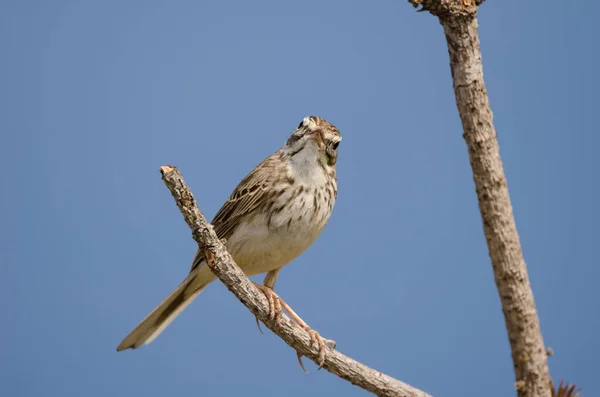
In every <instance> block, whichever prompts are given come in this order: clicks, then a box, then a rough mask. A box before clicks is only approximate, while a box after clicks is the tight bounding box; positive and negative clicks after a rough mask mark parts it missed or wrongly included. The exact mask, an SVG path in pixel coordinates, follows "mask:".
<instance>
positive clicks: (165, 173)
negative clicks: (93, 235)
mask: <svg viewBox="0 0 600 397" xmlns="http://www.w3.org/2000/svg"><path fill="white" fill-rule="evenodd" d="M160 171H161V173H162V178H163V181H164V183H165V185H166V186H167V187H168V188H169V190H170V191H171V194H172V195H173V198H174V199H175V202H176V203H177V206H178V207H179V210H180V211H181V214H182V215H183V218H184V219H185V222H186V223H187V224H188V226H189V227H190V229H192V237H193V238H194V240H195V241H196V242H197V243H198V246H199V247H200V249H201V250H202V252H203V253H204V256H205V258H206V262H207V264H208V266H209V267H210V269H211V270H212V272H213V273H214V274H215V276H217V277H218V278H219V279H220V280H221V281H222V282H223V284H225V286H226V287H227V288H228V289H229V290H230V291H231V292H232V293H233V294H234V295H235V296H236V297H237V298H238V299H239V300H240V302H242V304H244V305H245V306H246V307H247V308H248V309H250V311H251V312H252V314H254V315H255V316H256V317H257V318H258V319H259V320H261V321H262V322H263V323H264V324H265V325H266V326H267V328H269V329H270V330H271V331H273V333H275V334H276V335H278V336H279V337H280V338H281V339H283V341H284V342H285V343H287V344H288V345H289V346H290V347H291V348H292V349H294V350H296V352H297V353H298V357H301V356H305V357H307V358H309V359H310V360H312V361H313V362H315V363H318V360H319V349H318V346H317V344H316V343H312V342H311V339H310V336H309V335H308V333H307V332H306V331H305V330H304V329H302V328H300V327H299V326H298V325H297V324H296V323H294V322H293V321H292V320H290V319H289V318H288V317H287V316H286V315H285V314H282V316H281V317H280V318H279V319H274V320H271V319H270V318H269V303H268V301H267V298H266V297H265V296H264V294H263V293H262V292H260V291H259V290H258V289H257V288H256V287H255V286H254V284H252V282H251V281H250V280H249V279H248V278H247V277H246V276H245V275H244V273H243V272H242V270H241V269H240V268H239V267H238V266H237V265H236V264H235V262H234V261H233V258H232V257H231V255H230V254H229V252H227V248H226V247H225V245H224V243H223V242H222V241H221V240H219V238H218V237H217V235H216V234H215V232H214V231H213V228H212V226H211V225H210V224H209V223H208V222H207V221H206V218H205V217H204V215H203V214H202V213H201V212H200V210H199V209H198V206H197V205H196V200H195V199H194V196H193V194H192V192H191V191H190V190H189V188H188V187H187V186H186V184H185V181H184V180H183V177H182V176H181V173H180V172H179V170H178V169H177V168H175V167H173V166H163V167H161V169H160ZM323 368H324V369H325V370H327V371H329V372H331V373H333V374H335V375H337V376H339V377H340V378H342V379H345V380H347V381H348V382H350V383H352V384H354V385H356V386H358V387H360V388H362V389H365V390H367V391H370V392H371V393H374V394H376V395H378V396H388V397H431V396H430V395H429V394H427V393H425V392H424V391H421V390H419V389H416V388H414V387H412V386H410V385H407V384H406V383H403V382H401V381H399V380H397V379H394V378H392V377H390V376H388V375H385V374H383V373H381V372H379V371H376V370H374V369H372V368H369V367H367V366H366V365H364V364H361V363H359V362H357V361H355V360H353V359H351V358H349V357H347V356H345V355H343V354H341V353H339V352H338V351H336V350H332V349H329V348H327V351H326V354H325V363H324V365H323Z"/></svg>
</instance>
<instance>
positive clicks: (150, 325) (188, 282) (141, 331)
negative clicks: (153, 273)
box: [117, 269, 210, 351]
mask: <svg viewBox="0 0 600 397" xmlns="http://www.w3.org/2000/svg"><path fill="white" fill-rule="evenodd" d="M197 276H198V271H197V269H196V270H193V271H192V272H191V273H190V274H189V275H188V276H187V277H186V279H185V280H183V282H182V283H181V284H179V286H178V287H177V288H175V289H174V290H173V292H171V294H170V295H169V296H167V298H166V299H165V300H163V301H162V302H161V303H160V305H158V306H157V307H156V308H155V309H154V310H152V312H151V313H150V314H148V315H147V316H146V318H145V319H143V320H142V322H141V323H140V324H139V325H138V326H137V327H135V329H134V330H133V331H131V333H130V334H129V335H127V337H126V338H125V339H123V342H121V344H120V345H119V346H118V347H117V351H121V350H125V349H129V348H131V349H137V348H138V347H140V346H142V345H146V344H148V343H150V342H152V341H153V340H154V339H156V337H157V336H158V335H160V333H161V332H163V331H164V330H165V328H167V326H169V324H171V322H172V321H173V320H175V318H176V317H177V316H178V315H179V314H180V313H181V312H182V311H183V310H184V309H185V308H186V307H187V306H188V305H189V304H190V303H192V301H193V300H194V299H195V298H196V297H197V296H198V295H199V294H200V292H202V291H203V290H204V288H206V286H207V285H208V282H205V283H199V282H198V281H199V280H198V278H199V277H198V278H197ZM209 282H210V281H209Z"/></svg>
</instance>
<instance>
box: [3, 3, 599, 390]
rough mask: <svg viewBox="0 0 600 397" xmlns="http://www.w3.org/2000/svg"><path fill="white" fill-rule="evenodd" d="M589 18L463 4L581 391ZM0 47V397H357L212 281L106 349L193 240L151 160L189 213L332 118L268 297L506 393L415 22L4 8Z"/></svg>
mask: <svg viewBox="0 0 600 397" xmlns="http://www.w3.org/2000/svg"><path fill="white" fill-rule="evenodd" d="M598 11H600V6H598V5H597V4H596V3H590V4H588V5H586V6H585V7H566V6H565V4H564V2H559V1H557V0H552V1H550V0H549V1H546V2H544V6H543V7H541V6H540V4H539V3H536V2H520V1H517V0H503V1H498V0H489V1H488V2H486V3H484V5H483V7H482V8H481V11H480V36H481V40H482V50H483V59H484V72H485V78H486V83H487V88H488V92H489V95H490V100H491V104H492V108H493V111H494V117H495V119H494V120H495V125H496V128H497V131H498V134H499V140H500V146H501V153H502V156H503V160H504V163H505V169H506V173H507V178H508V182H509V188H510V192H511V197H512V201H513V206H514V212H515V216H516V219H517V226H518V229H519V233H520V236H521V242H522V244H523V249H524V254H525V259H526V262H527V264H528V268H529V274H530V278H531V282H532V284H533V288H534V293H535V298H536V302H537V306H538V310H539V314H540V318H541V324H542V330H543V334H544V338H545V341H546V344H547V345H548V346H551V347H552V348H553V349H554V352H555V356H554V357H552V358H550V367H551V372H552V374H553V376H554V377H555V378H557V379H560V378H565V379H567V380H569V381H571V382H576V383H578V384H579V385H581V386H582V387H583V388H584V391H585V394H586V395H588V396H593V395H598V394H600V386H598V382H597V374H598V364H597V362H598V355H600V341H599V340H598V337H597V336H598V330H599V329H600V292H599V289H598V288H597V283H598V280H599V278H600V270H599V267H598V258H597V249H596V248H594V245H595V244H596V243H597V241H596V240H597V238H598V226H597V225H598V222H599V221H600V210H599V209H598V205H597V200H598V193H599V188H598V180H599V179H598V176H597V172H598V161H597V148H598V146H599V145H600V138H599V136H598V133H597V132H598V131H597V130H598V127H597V120H596V115H597V109H596V107H597V103H598V101H597V93H598V91H599V90H600V79H599V77H598V73H597V71H598V68H599V65H598V60H599V58H598V51H597V50H594V49H595V48H596V49H597V37H598V34H599V32H598V27H597V22H596V20H595V17H594V15H597V13H598ZM0 49H1V50H2V62H0V76H1V77H0V85H1V89H0V109H1V111H0V112H1V114H2V116H1V117H0V134H2V142H3V144H2V145H0V155H1V158H2V159H3V163H4V165H5V168H4V170H5V172H4V175H3V179H4V180H3V189H2V194H0V204H1V205H0V208H2V214H3V215H2V222H0V244H1V248H2V249H1V251H0V261H1V263H2V266H1V267H0V294H1V295H0V296H1V297H2V299H1V300H0V301H1V302H2V310H3V312H4V314H5V316H4V321H3V326H2V327H0V337H1V338H0V341H1V342H0V356H1V357H2V359H1V360H0V395H7V396H9V395H10V396H41V395H44V396H61V397H70V396H81V395H86V396H107V395H111V396H131V395H145V396H166V395H181V394H186V395H204V396H212V395H239V394H240V393H244V394H245V395H251V396H259V395H260V396H279V395H282V394H284V395H287V396H292V397H293V396H306V395H313V394H314V395H332V394H334V395H345V396H361V395H366V393H365V392H364V391H362V390H360V389H358V388H356V387H354V386H352V385H350V384H348V383H346V382H345V381H343V380H341V379H338V378H337V377H335V376H333V375H331V374H328V373H325V372H324V371H319V372H312V373H310V374H309V375H306V374H305V373H304V372H302V370H301V369H300V368H299V367H298V364H297V363H296V358H295V354H294V352H293V351H292V350H291V349H290V348H288V347H287V346H286V345H285V344H284V343H283V342H282V341H281V340H279V339H278V338H277V337H275V336H274V335H272V334H271V333H270V332H267V333H266V334H265V335H264V336H263V335H261V334H260V333H259V332H258V330H257V329H256V326H255V324H254V319H253V317H252V316H251V314H250V313H249V312H248V311H247V310H246V308H244V307H243V306H242V305H240V303H239V302H238V301H237V300H236V299H235V297H233V295H231V294H230V293H229V292H228V291H227V290H226V289H225V288H224V287H223V286H222V285H221V284H219V283H214V284H213V285H211V286H210V287H209V288H208V289H207V290H206V291H205V292H204V293H203V294H202V295H201V296H200V298H199V299H198V300H197V301H196V302H194V304H193V305H191V306H190V307H189V308H188V309H187V310H186V311H185V312H184V313H183V315H182V316H181V317H180V318H178V319H177V320H176V321H175V322H174V323H173V324H172V326H171V327H169V328H168V329H167V330H166V331H165V332H164V333H163V334H162V335H161V336H160V337H159V338H158V339H157V340H156V341H155V342H154V343H152V344H151V345H149V346H145V347H144V348H141V349H139V350H136V351H126V352H122V353H117V352H116V351H115V348H116V346H117V344H118V343H119V342H120V341H121V340H122V338H123V337H124V336H125V335H126V334H127V333H128V332H129V331H130V330H131V329H132V328H133V327H134V326H135V325H136V324H137V323H138V322H139V320H141V319H142V318H143V317H144V316H145V315H146V314H147V313H148V311H149V310H151V309H152V308H153V307H154V306H155V305H156V304H158V303H159V302H160V301H161V300H162V299H163V298H164V296H166V294H168V293H169V292H170V291H171V290H172V289H173V288H174V287H175V286H176V285H177V284H178V283H179V282H180V281H181V279H182V278H183V277H184V276H185V275H186V272H187V271H188V269H189V264H190V261H191V260H192V257H193V255H194V251H195V246H194V242H193V241H192V239H191V237H190V232H189V230H188V228H187V226H186V225H185V224H184V222H183V220H182V218H181V215H180V214H179V211H178V210H177V207H176V206H175V204H174V202H173V200H172V198H171V196H170V194H169V192H168V190H167V189H166V188H165V187H164V185H163V184H162V182H161V180H160V174H159V171H158V170H159V167H160V166H161V165H164V164H174V165H177V166H178V167H179V168H180V170H181V171H182V172H183V175H184V177H185V178H186V181H187V182H188V184H189V186H190V187H191V188H192V190H193V192H194V193H195V195H196V198H197V200H198V203H199V205H200V208H201V210H202V211H204V212H205V214H206V215H207V217H209V218H211V217H212V216H213V215H214V214H215V213H216V211H217V210H218V209H219V207H220V205H221V204H222V203H223V202H224V200H225V199H226V198H227V197H228V195H229V194H230V192H231V191H232V190H233V188H234V187H235V186H236V184H237V183H238V182H239V181H240V180H241V179H242V178H243V177H244V176H245V175H246V174H247V173H248V172H249V171H250V170H251V169H252V168H253V167H254V166H255V165H256V164H258V163H259V162H260V161H261V160H262V159H263V158H264V157H266V156H268V155H269V154H270V153H272V152H273V151H275V150H277V149H278V148H279V147H280V146H281V145H282V144H283V143H284V142H285V140H286V139H287V137H288V135H289V134H290V133H291V132H292V130H293V129H294V128H295V126H296V125H297V124H298V123H299V122H300V120H301V119H302V118H303V117H304V116H306V115H311V114H315V115H319V116H322V117H324V118H326V119H328V120H329V121H331V122H333V123H334V124H336V125H337V126H338V127H339V129H340V131H341V132H342V134H343V136H344V140H343V142H342V144H341V145H340V156H339V162H338V176H339V195H338V202H337V204H336V207H335V210H334V213H333V216H332V218H331V221H330V223H329V225H328V226H327V227H326V229H325V231H324V232H323V234H322V235H321V237H320V238H319V239H318V240H317V242H316V243H315V244H314V245H313V246H312V247H311V248H310V249H308V250H307V251H306V252H305V253H304V254H303V255H302V256H301V257H300V258H298V259H297V260H296V261H294V262H293V263H292V264H290V265H289V266H288V267H286V268H285V269H284V270H283V271H282V273H281V274H280V276H279V280H278V283H277V290H278V292H279V293H280V294H281V295H282V296H283V297H284V299H286V301H287V302H288V303H290V304H291V306H292V307H293V308H294V309H295V310H296V311H297V312H298V313H299V314H300V315H301V316H302V317H303V318H304V319H305V320H307V321H308V322H309V323H310V324H311V325H312V326H313V327H314V328H315V329H317V330H318V331H320V332H321V333H322V334H323V335H324V336H326V337H329V338H332V339H335V340H336V341H337V342H338V346H339V349H340V351H342V352H343V353H345V354H348V355H350V356H352V357H354V358H356V359H357V360H360V361H362V362H364V363H365V364H367V365H370V366H373V367H374V368H376V369H378V370H381V371H383V372H386V373H388V374H389V375H392V376H394V377H397V378H399V379H401V380H403V381H405V382H408V383H410V384H412V385H414V386H416V387H419V388H421V389H423V390H426V391H428V392H430V393H432V394H433V395H437V396H442V395H443V396H461V397H462V396H481V395H483V393H485V395H486V396H488V397H495V396H506V395H512V394H513V393H514V392H513V386H512V385H513V382H514V375H513V372H512V362H511V359H510V349H509V345H508V340H507V337H506V331H505V327H504V320H503V317H502V311H501V307H500V302H499V298H498V295H497V292H496V289H495V284H494V280H493V274H492V268H491V266H490V263H489V257H488V253H487V248H486V245H485V239H484V236H483V231H482V226H481V220H480V218H479V211H478V208H477V201H476V196H475V191H474V185H473V181H472V176H471V171H470V166H469V161H468V156H467V151H466V147H465V144H464V142H463V140H462V130H461V125H460V120H459V117H458V113H457V110H456V105H455V102H454V94H453V92H452V82H451V77H450V70H449V66H448V55H447V49H446V44H445V39H444V36H443V33H442V29H441V26H440V25H439V23H438V21H437V20H436V19H435V18H433V17H432V16H430V15H427V14H425V13H415V12H414V10H413V8H412V7H411V6H410V5H409V4H408V3H407V2H406V1H395V0H394V1H393V0H385V1H348V0H344V1H342V0H338V1H333V0H330V1H316V0H306V1H302V2H281V1H275V0H270V1H253V2H247V1H221V2H217V1H191V0H188V1H183V0H182V1H173V2H163V1H154V0H152V1H150V0H147V1H128V2H118V1H112V0H108V1H102V2H100V1H62V0H61V1H59V0H56V1H52V2H50V1H20V2H16V1H15V2H9V1H4V2H2V4H1V5H0ZM259 279H262V277H261V278H259ZM307 367H308V369H309V370H311V371H312V370H314V368H315V367H314V366H313V365H312V364H307Z"/></svg>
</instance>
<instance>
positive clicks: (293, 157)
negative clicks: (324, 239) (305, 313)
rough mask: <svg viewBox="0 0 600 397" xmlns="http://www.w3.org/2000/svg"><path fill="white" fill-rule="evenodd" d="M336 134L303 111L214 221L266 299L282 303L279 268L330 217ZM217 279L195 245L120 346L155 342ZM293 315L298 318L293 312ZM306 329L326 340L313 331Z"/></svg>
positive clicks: (338, 137) (308, 242)
mask: <svg viewBox="0 0 600 397" xmlns="http://www.w3.org/2000/svg"><path fill="white" fill-rule="evenodd" d="M340 141H341V135H340V133H339V131H338V129H337V128H336V127H335V126H334V125H332V124H330V123H329V122H327V121H326V120H324V119H322V118H320V117H316V116H310V117H305V118H304V119H303V120H302V122H301V123H300V125H299V126H298V128H296V130H294V132H293V133H292V134H291V135H290V137H289V138H288V140H287V142H286V144H285V145H284V146H283V147H282V148H281V149H280V150H278V151H277V152H275V153H273V154H272V155H271V156H269V157H267V158H266V159H265V160H263V162H261V163H260V164H259V165H258V166H257V167H256V168H255V169H254V170H252V172H250V174H248V176H246V177H245V178H244V179H243V180H242V181H241V182H240V184H239V185H238V186H237V187H236V188H235V190H234V191H233V193H232V194H231V196H230V197H229V198H228V199H227V201H226V202H225V204H224V205H223V207H221V209H220V210H219V212H217V214H216V215H215V217H214V219H213V221H212V225H213V227H214V230H215V232H216V233H217V235H218V236H219V238H225V239H227V249H228V251H229V252H230V253H231V255H232V256H233V259H234V260H235V261H236V263H237V264H238V266H240V268H241V269H242V270H243V271H244V273H246V274H247V275H248V276H251V275H255V274H259V273H267V275H266V277H265V280H264V282H263V284H264V287H262V286H261V289H262V290H263V291H264V292H265V294H266V295H267V297H268V298H269V299H270V301H272V300H273V299H276V300H277V301H278V302H281V304H283V305H285V302H283V301H280V300H279V298H278V297H277V296H276V295H275V294H274V293H273V292H272V289H273V287H274V286H275V282H276V281H277V276H278V274H279V271H280V270H281V268H282V267H283V266H285V265H286V264H288V263H289V262H291V261H292V260H293V259H294V258H296V257H297V256H298V255H300V254H301V253H302V252H303V251H304V250H305V249H306V248H308V247H309V246H310V245H311V244H312V242H313V241H314V240H315V239H316V238H317V237H318V235H319V234H320V233H321V231H322V230H323V228H324V227H325V224H326V223H327V221H328V220H329V217H330V215H331V212H332V210H333V206H334V203H335V198H336V196H337V178H336V170H335V166H336V162H337V146H338V144H339V142H340ZM214 280H215V276H214V275H213V274H212V273H211V271H210V269H209V268H208V266H206V263H205V262H204V258H203V255H201V254H200V253H199V252H197V253H196V256H195V257H194V260H193V261H192V266H191V269H190V273H189V274H188V276H187V277H186V278H185V280H184V281H183V282H182V283H181V284H180V285H179V286H178V287H177V288H176V289H175V290H174V291H173V292H172V293H171V294H170V295H169V296H168V297H167V298H165V300H163V301H162V302H161V304H160V305H158V306H157V307H156V308H155V309H154V310H153V311H152V312H151V313H150V314H149V315H148V316H146V318H145V319H144V320H142V322H141V323H140V324H139V325H138V326H137V327H136V328H135V329H134V330H133V331H132V332H131V333H130V334H129V335H128V336H127V337H126V338H125V339H124V340H123V342H121V344H120V345H119V346H118V347H117V350H118V351H120V350H124V349H128V348H132V349H135V348H137V347H139V346H141V345H143V344H147V343H150V342H152V341H153V340H154V339H155V338H156V337H157V336H158V335H159V334H160V333H161V332H162V331H163V330H164V329H165V328H166V327H167V326H168V325H169V324H170V323H171V322H172V321H173V320H174V319H175V318H176V317H177V315H178V314H180V313H181V312H182V311H183V309H185V308H186V307H187V306H188V305H189V304H190V303H191V302H192V301H193V300H194V298H195V297H196V296H198V295H199V294H200V292H202V291H203V290H204V288H206V286H207V285H208V284H209V283H211V282H212V281H214ZM281 304H280V303H278V305H279V306H277V305H276V306H277V307H281ZM272 314H273V315H274V314H275V313H272ZM292 317H294V318H295V319H296V320H297V321H299V323H300V322H301V321H302V320H301V319H300V318H298V317H297V316H296V315H295V314H292ZM302 324H303V326H306V327H308V326H307V325H306V324H305V323H304V322H302V323H301V325H302ZM311 335H313V336H315V337H317V338H318V340H319V343H320V345H323V339H322V338H320V337H318V334H316V333H314V332H313V334H311Z"/></svg>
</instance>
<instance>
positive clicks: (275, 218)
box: [228, 182, 335, 275]
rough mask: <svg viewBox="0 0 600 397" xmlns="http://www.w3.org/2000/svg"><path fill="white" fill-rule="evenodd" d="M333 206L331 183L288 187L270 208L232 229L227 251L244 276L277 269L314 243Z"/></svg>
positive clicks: (333, 192) (333, 195) (300, 184)
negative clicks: (233, 230)
mask: <svg viewBox="0 0 600 397" xmlns="http://www.w3.org/2000/svg"><path fill="white" fill-rule="evenodd" d="M334 203H335V187H334V184H333V182H328V183H325V184H322V185H321V186H318V187H310V186H306V185H305V184H302V183H298V182H296V183H290V184H289V185H288V186H287V187H286V188H285V190H284V192H283V193H282V194H280V195H279V196H278V197H277V199H276V200H275V201H274V203H273V204H272V205H268V206H266V208H265V210H263V211H259V212H258V213H256V215H255V216H253V217H252V218H250V219H248V221H246V222H244V223H243V224H240V225H239V227H237V228H236V230H235V232H234V233H233V235H232V236H231V237H230V238H229V239H228V250H229V252H230V253H231V254H232V256H233V258H234V260H235V261H236V263H237V264H238V265H239V266H240V267H241V268H242V270H243V271H244V272H245V273H246V274H247V275H254V274H258V273H264V272H268V271H271V270H274V269H278V268H280V267H282V266H284V265H286V264H287V263H289V262H291V261H292V260H293V259H294V258H296V257H297V256H298V255H300V254H301V253H302V252H303V251H304V250H306V249H307V248H308V247H309V246H310V245H311V244H312V243H313V242H314V241H315V239H316V238H317V237H318V236H319V234H320V233H321V231H322V230H323V228H324V227H325V224H326V223H327V221H328V220H329V217H330V215H331V212H332V210H333V205H334Z"/></svg>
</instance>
